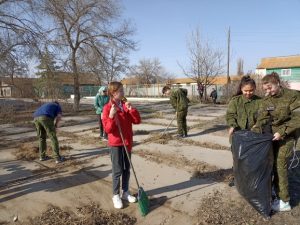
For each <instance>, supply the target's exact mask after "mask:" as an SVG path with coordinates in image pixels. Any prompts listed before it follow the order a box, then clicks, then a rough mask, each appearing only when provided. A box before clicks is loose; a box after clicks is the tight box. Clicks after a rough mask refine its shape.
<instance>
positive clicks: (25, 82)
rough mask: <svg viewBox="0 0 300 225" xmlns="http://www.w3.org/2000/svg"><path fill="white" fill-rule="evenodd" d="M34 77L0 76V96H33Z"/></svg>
mask: <svg viewBox="0 0 300 225" xmlns="http://www.w3.org/2000/svg"><path fill="white" fill-rule="evenodd" d="M33 80H34V78H21V77H15V78H13V80H12V79H11V78H10V77H0V97H11V98H34V96H35V93H34V88H33Z"/></svg>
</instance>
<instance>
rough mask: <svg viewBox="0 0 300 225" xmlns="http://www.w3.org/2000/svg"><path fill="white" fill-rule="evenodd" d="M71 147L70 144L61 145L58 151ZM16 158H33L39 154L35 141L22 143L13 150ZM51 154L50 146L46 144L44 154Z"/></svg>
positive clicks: (36, 157)
mask: <svg viewBox="0 0 300 225" xmlns="http://www.w3.org/2000/svg"><path fill="white" fill-rule="evenodd" d="M71 149H73V148H72V147H71V146H70V145H61V146H60V151H66V150H71ZM14 154H15V156H16V158H17V159H18V160H35V159H38V158H39V157H40V156H39V147H38V146H37V144H36V143H23V144H21V145H20V146H19V148H18V149H17V151H15V152H14ZM51 154H52V148H51V147H50V146H48V148H47V151H46V155H51Z"/></svg>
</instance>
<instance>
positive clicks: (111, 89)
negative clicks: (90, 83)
mask: <svg viewBox="0 0 300 225" xmlns="http://www.w3.org/2000/svg"><path fill="white" fill-rule="evenodd" d="M121 87H123V84H122V83H121V82H119V81H112V82H110V83H109V85H108V95H109V97H110V99H113V94H114V93H115V92H117V91H118V90H119V89H120V88H121Z"/></svg>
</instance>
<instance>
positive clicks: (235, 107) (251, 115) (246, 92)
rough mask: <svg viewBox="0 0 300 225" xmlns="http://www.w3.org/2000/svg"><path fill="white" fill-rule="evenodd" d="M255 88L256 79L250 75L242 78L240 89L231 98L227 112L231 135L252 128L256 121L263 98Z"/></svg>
mask: <svg viewBox="0 0 300 225" xmlns="http://www.w3.org/2000/svg"><path fill="white" fill-rule="evenodd" d="M255 89H256V84H255V81H254V80H253V79H252V78H250V76H244V77H243V78H242V79H241V82H240V84H239V86H238V91H237V93H236V94H235V96H234V97H232V99H231V100H230V102H229V104H228V108H227V112H226V123H227V125H228V127H229V130H228V133H229V135H230V137H231V135H232V133H233V132H234V131H236V130H244V129H248V130H250V129H251V127H253V126H254V124H255V123H256V119H257V112H258V109H259V104H260V102H261V98H260V97H259V96H257V95H255V94H254V92H255Z"/></svg>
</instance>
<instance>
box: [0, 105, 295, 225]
mask: <svg viewBox="0 0 300 225" xmlns="http://www.w3.org/2000/svg"><path fill="white" fill-rule="evenodd" d="M5 104H8V105H6V106H7V107H8V109H9V110H8V111H9V113H7V112H5V111H1V112H0V117H1V115H2V117H1V118H0V123H2V125H4V126H5V125H6V124H11V123H13V124H14V126H15V128H16V131H15V132H12V133H10V134H8V133H7V132H6V130H5V129H2V128H1V129H0V136H1V137H0V138H1V142H0V153H1V157H0V225H4V224H25V225H29V224H32V225H42V224H49V225H50V224H51V225H58V224H67V225H81V224H82V225H83V224H87V225H95V224H111V225H115V224H125V225H133V224H138V225H148V224H151V225H183V224H188V225H190V224H191V225H208V224H213V225H214V224H216V225H217V224H226V225H282V224H287V225H298V224H300V222H299V221H300V206H299V202H300V182H299V177H300V165H298V166H296V167H295V168H294V169H291V170H290V194H291V205H292V211H290V212H286V213H275V214H273V215H272V216H271V219H269V220H266V219H265V218H264V217H262V216H261V215H260V214H259V213H258V212H257V211H256V210H255V209H253V208H252V207H251V205H250V204H249V203H248V202H247V201H246V200H245V199H243V197H241V196H240V195H239V194H238V192H237V190H236V188H235V187H229V186H228V184H229V182H230V181H232V178H233V175H232V169H231V166H228V168H225V169H221V168H219V167H218V166H216V165H214V164H211V163H208V162H206V161H204V160H203V159H202V158H201V156H200V157H196V156H195V158H194V159H193V158H188V157H187V156H185V150H186V149H188V148H190V147H193V148H197V151H199V152H201V151H203V148H205V149H208V150H211V151H208V152H209V153H210V154H213V156H217V155H218V154H223V153H228V154H227V155H229V157H230V154H231V153H230V151H229V148H228V143H224V145H223V143H221V144H220V143H216V142H214V141H206V140H205V141H203V140H202V141H200V139H199V140H197V139H193V140H192V139H190V138H185V139H180V140H179V139H176V138H175V137H174V134H175V132H174V131H173V132H165V133H164V134H163V135H162V132H163V131H164V129H165V128H166V125H167V124H169V122H170V119H169V118H170V114H172V109H171V107H170V105H169V103H166V102H163V103H161V102H160V103H157V104H156V103H141V102H137V103H136V105H137V107H138V108H139V109H140V112H141V114H142V118H143V124H145V127H144V126H143V124H141V125H138V127H136V128H135V127H134V129H135V130H134V140H135V146H134V148H133V153H132V154H133V163H134V165H135V169H136V172H137V175H138V178H139V180H140V185H142V186H143V187H144V188H145V190H146V192H147V191H149V193H151V190H152V193H154V192H155V193H156V194H153V195H149V198H150V213H149V214H148V215H147V216H146V217H141V215H140V213H139V210H138V204H128V203H124V208H123V209H122V210H116V209H114V208H113V206H112V202H111V197H112V192H111V186H112V184H111V162H110V156H109V152H108V146H107V142H106V141H103V140H101V139H100V138H99V136H98V134H99V130H98V128H95V127H97V118H96V115H95V126H90V127H89V126H84V125H86V124H87V122H80V121H77V120H75V119H74V118H73V117H71V116H80V118H91V117H88V116H91V115H93V114H94V112H93V110H92V105H91V104H92V103H91V102H90V103H86V104H85V105H84V107H83V110H82V111H81V112H79V113H74V112H72V107H71V105H70V104H66V105H65V106H64V107H65V111H66V115H65V116H64V120H65V121H64V126H63V127H62V128H61V129H59V130H58V133H57V136H58V137H59V138H60V151H61V154H62V155H64V156H65V157H66V161H65V162H63V163H61V164H58V165H56V164H55V163H54V162H53V160H52V161H51V160H49V161H46V162H39V160H37V159H38V158H39V151H38V142H37V138H36V136H35V134H32V135H30V132H32V131H33V132H34V128H33V126H32V123H31V114H32V112H33V111H34V109H35V108H36V107H37V106H38V104H39V103H28V104H29V105H27V106H28V107H26V104H27V103H24V102H22V101H18V102H15V103H14V102H9V103H5ZM192 108H193V109H194V110H190V113H191V114H192V115H193V116H197V115H199V116H203V115H205V114H208V113H209V112H212V113H216V109H217V110H218V112H220V113H219V114H218V115H216V116H215V119H214V120H212V121H205V120H203V119H202V120H199V123H198V124H196V125H194V126H190V131H189V132H194V133H200V131H201V133H205V134H209V135H211V136H212V137H213V138H214V137H215V138H218V137H224V136H226V135H227V129H226V127H225V125H224V113H225V111H226V107H224V106H218V107H217V108H215V107H212V106H211V105H202V104H199V106H198V105H195V106H193V107H192ZM203 110H205V112H204V111H203ZM16 111H18V112H17V113H16ZM22 112H24V114H23V115H22ZM1 113H2V114H1ZM10 113H15V114H14V116H13V117H10V118H4V117H3V115H4V116H5V117H9V114H10ZM68 116H70V119H68ZM165 116H168V118H165ZM151 118H161V119H164V118H165V122H163V123H161V124H153V123H152V125H153V126H154V128H151V129H148V128H147V126H146V125H147V124H150V123H147V119H151ZM85 121H88V122H90V120H88V119H87V120H85ZM195 121H196V120H195ZM80 125H83V126H82V129H81V128H78V126H80ZM22 127H23V128H24V127H32V131H26V132H19V130H18V128H22ZM75 127H76V128H75ZM16 135H17V136H18V137H17V138H16V137H15V136H16ZM11 138H12V139H11ZM13 138H15V139H13ZM213 138H212V140H214V139H213ZM47 144H48V146H49V147H48V148H47V154H48V155H49V156H51V153H52V149H51V144H50V142H49V141H48V142H47ZM154 144H160V145H161V146H162V151H153V150H152V148H151V146H152V145H154ZM174 145H175V146H177V147H178V151H176V150H174V151H173V150H170V149H172V147H173V146H174ZM138 146H140V148H139V150H135V148H136V147H138ZM180 146H184V147H182V148H180ZM298 148H299V145H298V146H297V149H298ZM166 149H167V150H169V151H168V152H164V151H163V150H166ZM203 154H205V153H204V152H203ZM297 154H298V156H299V157H300V154H299V152H298V153H297ZM222 156H223V155H222ZM225 156H226V154H224V159H222V158H221V159H220V160H224V161H225V160H228V158H225ZM216 158H217V157H216ZM221 163H222V162H221ZM146 168H148V169H146ZM130 182H131V187H130V189H131V191H132V193H133V194H135V195H136V194H137V189H136V185H135V182H134V177H133V176H131V181H130ZM153 190H155V191H153Z"/></svg>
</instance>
